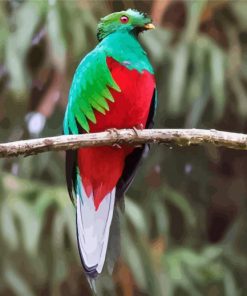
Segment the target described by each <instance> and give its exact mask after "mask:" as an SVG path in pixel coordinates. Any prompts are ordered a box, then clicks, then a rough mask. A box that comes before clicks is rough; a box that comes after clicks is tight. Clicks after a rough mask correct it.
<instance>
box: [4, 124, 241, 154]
mask: <svg viewBox="0 0 247 296" xmlns="http://www.w3.org/2000/svg"><path fill="white" fill-rule="evenodd" d="M145 143H158V144H167V145H178V146H190V145H201V144H212V145H215V146H221V147H225V148H231V149H239V150H247V135H245V134H239V133H230V132H222V131H217V130H202V129H150V130H138V131H137V130H133V129H123V130H115V129H113V130H109V131H105V132H101V133H95V134H90V133H89V134H83V135H70V136H57V137H49V138H41V139H33V140H23V141H17V142H10V143H5V144H0V158H3V157H13V156H19V155H24V156H28V155H33V154H37V153H41V152H46V151H59V150H69V149H78V148H79V147H95V146H102V145H108V146H111V145H113V146H114V145H117V146H118V145H132V146H138V145H142V144H145Z"/></svg>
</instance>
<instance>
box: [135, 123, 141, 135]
mask: <svg viewBox="0 0 247 296" xmlns="http://www.w3.org/2000/svg"><path fill="white" fill-rule="evenodd" d="M140 130H143V124H142V123H141V124H137V125H136V126H133V131H134V132H135V134H136V135H137V137H139V136H140V133H139V131H140Z"/></svg>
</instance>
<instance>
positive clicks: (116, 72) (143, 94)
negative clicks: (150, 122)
mask: <svg viewBox="0 0 247 296" xmlns="http://www.w3.org/2000/svg"><path fill="white" fill-rule="evenodd" d="M128 63H129V62H128V61H124V62H123V63H118V62H117V61H115V60H114V59H113V58H107V65H108V67H109V69H110V72H111V75H112V77H113V79H114V80H115V82H116V83H117V84H118V86H119V88H120V89H121V92H118V91H116V90H113V89H110V92H111V94H112V96H113V98H114V100H115V101H114V102H109V101H108V104H109V111H106V114H101V113H100V112H97V111H96V112H95V117H96V124H93V123H91V124H90V132H98V131H102V130H105V129H110V128H132V127H133V126H137V125H141V124H142V125H143V126H145V125H146V121H147V118H148V113H149V109H150V104H151V100H152V95H153V91H154V88H155V80H154V76H153V75H152V74H151V73H149V72H148V71H146V70H144V71H142V73H140V72H138V71H137V70H129V69H128V68H127V67H126V65H128Z"/></svg>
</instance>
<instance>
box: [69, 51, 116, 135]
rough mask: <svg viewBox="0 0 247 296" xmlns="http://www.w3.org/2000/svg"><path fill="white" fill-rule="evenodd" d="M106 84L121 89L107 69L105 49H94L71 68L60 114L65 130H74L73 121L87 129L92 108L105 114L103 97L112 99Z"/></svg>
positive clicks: (75, 130)
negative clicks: (70, 81) (69, 84)
mask: <svg viewBox="0 0 247 296" xmlns="http://www.w3.org/2000/svg"><path fill="white" fill-rule="evenodd" d="M109 87H110V88H113V89H115V90H117V91H119V92H120V91H121V90H120V88H119V87H118V85H117V84H116V82H115V81H114V79H113V78H112V75H111V72H110V70H109V69H108V66H107V63H106V54H105V52H104V51H99V50H94V51H92V52H91V53H90V54H88V55H87V56H86V57H85V58H84V59H83V60H82V61H81V63H80V64H79V66H78V68H77V70H76V72H75V75H74V78H73V81H72V86H71V89H70V92H69V102H68V106H67V110H66V113H65V117H64V133H65V134H78V133H79V131H78V128H77V122H78V123H79V124H80V126H81V127H82V128H83V129H84V130H85V131H86V132H89V124H88V122H89V121H91V122H93V123H96V118H95V115H94V111H95V110H97V111H99V112H100V113H103V114H105V112H106V111H108V110H109V106H108V103H107V100H109V101H111V102H114V98H113V97H112V95H111V93H110V90H109Z"/></svg>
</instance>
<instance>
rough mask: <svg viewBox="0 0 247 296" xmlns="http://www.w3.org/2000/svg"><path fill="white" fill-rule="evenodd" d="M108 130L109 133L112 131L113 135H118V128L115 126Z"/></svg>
mask: <svg viewBox="0 0 247 296" xmlns="http://www.w3.org/2000/svg"><path fill="white" fill-rule="evenodd" d="M106 131H107V132H108V133H110V134H111V135H114V134H116V135H118V130H117V129H116V128H115V127H113V128H108V129H107V130H106Z"/></svg>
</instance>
